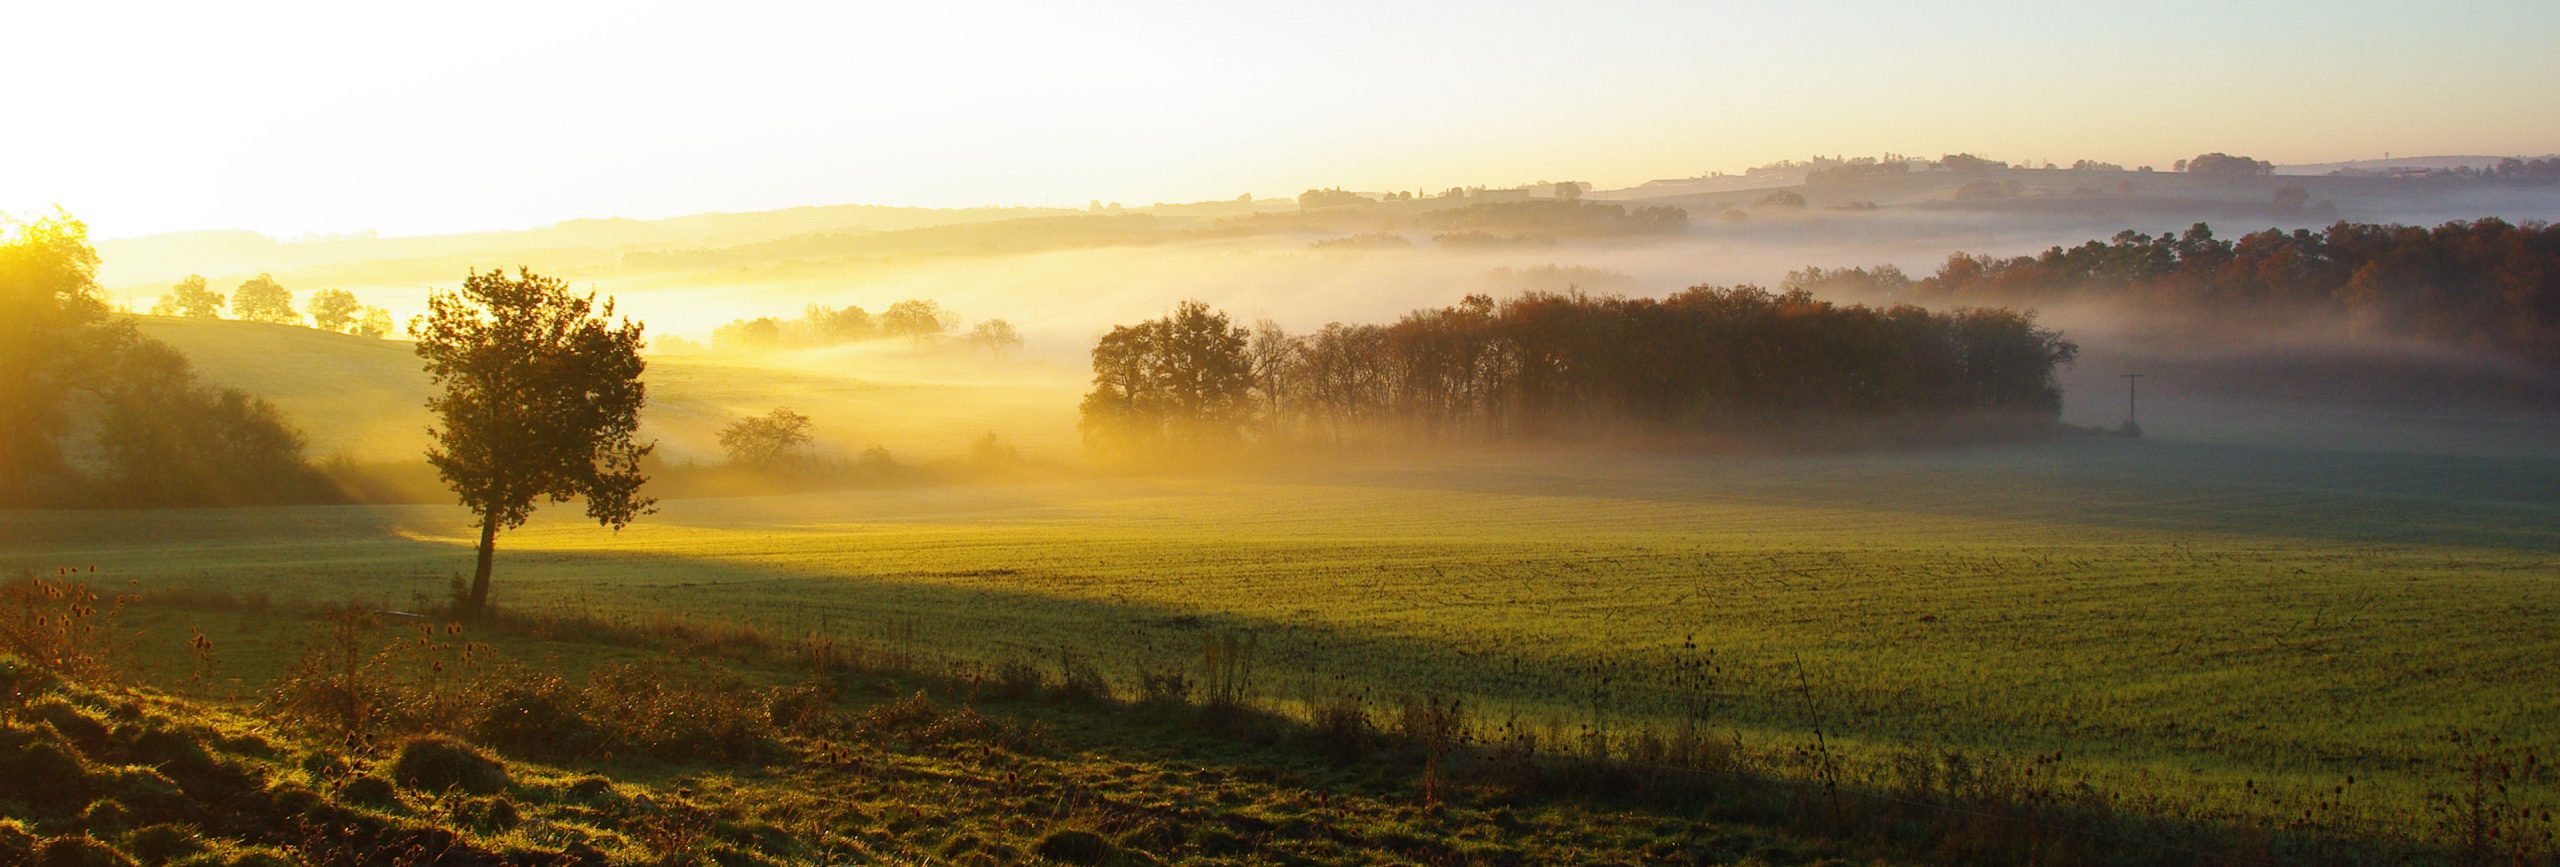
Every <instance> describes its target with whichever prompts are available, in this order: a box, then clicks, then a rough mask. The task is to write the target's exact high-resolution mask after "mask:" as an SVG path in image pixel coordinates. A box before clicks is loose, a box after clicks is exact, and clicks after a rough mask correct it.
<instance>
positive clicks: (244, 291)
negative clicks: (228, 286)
mask: <svg viewBox="0 0 2560 867" xmlns="http://www.w3.org/2000/svg"><path fill="white" fill-rule="evenodd" d="M231 315H232V316H235V317H238V318H239V319H241V320H243V321H247V322H272V323H275V324H277V325H299V324H301V323H302V314H299V313H295V312H293V293H292V292H289V291H286V289H285V288H284V286H283V284H280V283H277V282H276V279H275V278H273V277H269V276H267V275H265V274H260V275H258V276H255V277H251V278H249V279H248V280H247V281H246V282H243V283H241V284H240V288H239V289H238V290H237V291H234V292H232V293H231Z"/></svg>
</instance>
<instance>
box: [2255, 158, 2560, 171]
mask: <svg viewBox="0 0 2560 867" xmlns="http://www.w3.org/2000/svg"><path fill="white" fill-rule="evenodd" d="M2510 156H2512V157H2515V158H2517V159H2533V158H2535V157H2536V156H2550V155H2549V154H2539V155H2533V154H2499V155H2481V154H2460V155H2439V156H2423V157H2390V158H2388V159H2371V160H2347V161H2345V162H2335V163H2296V164H2293V165H2280V166H2277V167H2276V174H2279V175H2325V174H2330V173H2333V172H2342V171H2343V172H2373V173H2383V172H2388V171H2390V170H2392V169H2451V168H2460V167H2463V166H2470V167H2472V168H2479V167H2482V166H2493V165H2497V164H2498V161H2499V160H2503V159H2507V158H2508V157H2510Z"/></svg>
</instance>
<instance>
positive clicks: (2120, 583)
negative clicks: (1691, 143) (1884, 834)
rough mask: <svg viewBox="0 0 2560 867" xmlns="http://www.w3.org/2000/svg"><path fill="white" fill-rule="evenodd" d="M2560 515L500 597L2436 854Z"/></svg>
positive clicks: (310, 593)
mask: <svg viewBox="0 0 2560 867" xmlns="http://www.w3.org/2000/svg"><path fill="white" fill-rule="evenodd" d="M2555 492H2560V462H2555V461H2552V460H2548V459H2541V458H2533V457H2448V456H2427V455H2417V454H2397V453H2355V452H2341V451H2311V450H2287V449H2278V448H2265V447H2247V446H2235V445H2210V444H2196V443H2178V442H2173V441H2157V440H2154V441H2122V440H2088V441H2072V442H2057V443H2051V444H2042V445H2029V446H2013V447H2002V448H1982V449H1955V450H1942V451H1926V452H1904V453H1894V454H1865V455H1848V456H1795V457H1768V456H1698V455H1679V454H1662V453H1653V454H1641V455H1626V454H1619V455H1600V454H1578V455H1571V456H1552V455H1551V456H1524V455H1472V456H1449V457H1446V458H1442V459H1438V460H1432V461H1427V462H1422V461H1404V462H1397V463H1394V464H1389V463H1386V462H1380V463H1377V464H1374V465H1369V466H1358V467H1343V466H1336V467H1332V468H1327V469H1294V470H1283V469H1271V470H1269V471H1265V472H1256V473H1238V474H1231V475H1226V476H1220V477H1215V478H1184V479H1176V478H1150V477H1096V478H1085V479H1070V480H1061V481H1053V482H1045V483H1039V484H1025V485H1015V486H990V487H945V488H926V489H905V490H893V491H861V492H844V493H831V494H819V495H805V496H791V497H764V498H745V499H712V500H685V501H672V502H668V503H665V504H663V508H662V510H661V511H660V512H659V513H658V514H656V515H654V516H651V517H649V518H648V519H646V520H644V521H642V522H641V523H639V524H635V525H634V526H632V527H631V528H630V529H628V530H625V531H623V532H621V533H619V534H616V533H613V532H609V531H606V530H603V529H599V528H597V527H595V526H593V525H592V524H587V523H582V522H580V521H579V520H577V513H576V510H575V509H574V507H558V508H555V509H554V510H553V512H552V513H550V514H548V515H546V516H544V517H542V518H539V519H537V521H536V522H535V523H534V524H533V525H531V526H528V527H527V528H525V529H523V530H521V531H519V532H516V533H512V534H509V535H507V536H505V537H503V539H502V541H501V545H500V555H499V567H498V576H497V583H496V600H497V602H498V604H499V605H501V606H502V607H510V608H513V609H516V610H519V611H538V612H560V613H576V614H582V615H589V616H599V617H605V618H628V619H632V620H635V621H637V620H645V619H647V618H652V617H659V616H673V617H680V618H688V619H695V620H720V621H737V622H744V623H750V624H755V625H759V626H762V627H765V628H766V629H768V630H770V631H772V632H775V633H777V634H783V635H791V634H799V633H803V632H813V631H815V632H825V633H829V634H833V635H837V636H841V637H845V638H850V639H862V640H894V641H900V642H909V643H912V644H915V645H918V646H920V647H921V648H922V649H924V650H927V651H930V652H933V653H939V654H946V655H949V656H953V657H958V658H964V659H977V660H985V661H990V662H992V661H1000V660H1004V659H1009V658H1024V659H1031V660H1035V661H1040V662H1043V663H1044V664H1047V663H1050V662H1051V661H1054V660H1055V659H1057V658H1058V657H1059V655H1060V654H1061V653H1062V652H1064V653H1072V654H1075V655H1078V656H1081V657H1083V658H1086V659H1089V660H1092V661H1094V662H1095V663H1096V664H1098V665H1099V666H1100V667H1101V668H1102V669H1103V670H1104V671H1105V672H1106V673H1108V674H1110V675H1112V676H1113V677H1114V679H1117V680H1121V681H1124V682H1126V681H1133V680H1134V679H1135V676H1136V674H1137V672H1139V671H1141V670H1161V669H1167V668H1174V667H1179V666H1187V665H1191V664H1193V660H1194V659H1195V658H1196V656H1197V654H1198V647H1199V645H1200V641H1201V639H1202V636H1203V635H1204V634H1210V633H1215V632H1221V631H1239V630H1240V631H1246V632H1250V633H1252V634H1254V635H1255V636H1257V641H1258V650H1257V653H1256V654H1255V662H1256V665H1257V674H1256V683H1257V686H1258V691H1259V692H1260V693H1261V694H1262V696H1263V697H1264V699H1265V700H1266V701H1270V702H1273V703H1276V704H1280V705H1284V706H1286V705H1290V704H1292V703H1296V702H1302V701H1308V700H1315V699H1321V698H1323V697H1325V696H1329V695H1332V694H1334V693H1335V692H1336V691H1339V690H1351V691H1354V692H1360V693H1365V694H1367V695H1368V696H1370V698H1371V700H1372V701H1377V702H1380V703H1384V702H1386V701H1388V700H1390V699H1391V698H1392V697H1395V696H1399V695H1405V694H1439V695H1452V696H1459V697H1462V698H1464V699H1465V700H1467V702H1468V705H1469V707H1470V708H1471V711H1470V712H1471V714H1472V715H1473V716H1474V718H1475V719H1476V721H1477V722H1479V723H1480V724H1485V725H1488V726H1490V725H1497V724H1500V723H1502V722H1504V721H1506V720H1509V719H1512V718H1514V717H1515V716H1516V717H1517V718H1518V719H1520V720H1521V721H1522V722H1523V724H1525V725H1530V726H1534V727H1541V728H1542V729H1543V730H1545V731H1548V732H1550V733H1551V734H1553V735H1557V736H1563V737H1569V738H1579V736H1580V735H1581V734H1582V733H1584V732H1585V731H1586V728H1585V727H1595V728H1602V729H1605V730H1607V731H1609V732H1611V733H1613V736H1619V737H1623V736H1624V735H1625V734H1626V733H1627V732H1630V731H1633V730H1634V729H1635V728H1636V727H1638V726H1647V725H1650V726H1668V725H1672V724H1674V722H1675V721H1676V720H1679V719H1681V718H1682V716H1683V714H1684V712H1685V709H1687V708H1692V707H1702V708H1704V709H1705V718H1706V719H1707V721H1708V724H1709V725H1710V726H1712V727H1713V728H1714V729H1715V730H1716V731H1718V732H1730V733H1733V734H1735V735H1737V736H1739V737H1741V738H1743V740H1744V742H1745V743H1746V744H1749V745H1753V746H1754V747H1759V748H1774V747H1777V746H1781V745H1785V744H1792V743H1796V742H1798V741H1799V740H1800V739H1802V738H1805V737H1807V736H1809V734H1810V733H1811V732H1813V731H1815V730H1816V729H1819V730H1821V731H1822V732H1823V733H1824V735H1825V736H1826V737H1827V738H1828V739H1829V741H1830V742H1831V743H1833V744H1835V745H1840V744H1845V745H1846V749H1847V750H1848V751H1849V752H1850V754H1851V755H1853V756H1856V757H1859V758H1862V759H1866V760H1881V759H1883V758H1886V757H1888V756H1889V755H1890V754H1892V753H1894V752H1897V751H1931V752H1934V751H1944V750H1955V751H1963V752H1966V753H1969V754H1974V755H1985V756H2003V757H2023V756H2030V755H2034V754H2038V753H2045V752H2051V751H2055V750H2060V751H2062V752H2063V754H2064V756H2065V763H2064V766H2065V768H2066V769H2067V772H2068V773H2070V774H2072V775H2075V777H2076V778H2079V779H2086V780H2088V781H2090V782H2092V783H2093V784H2095V785H2098V786H2100V787H2101V788H2102V789H2105V790H2108V791H2111V792H2117V793H2120V794H2123V795H2125V796H2127V797H2133V798H2162V799H2167V800H2168V801H2171V802H2173V803H2175V804H2179V805H2184V806H2185V807H2192V808H2196V809H2203V810H2238V811H2244V812H2245V811H2260V812H2265V811H2282V810H2288V809H2291V808H2290V807H2286V806H2284V805H2283V803H2280V802H2278V803H2273V805H2272V806H2271V805H2270V802H2268V801H2267V799H2268V798H2270V797H2272V796H2270V795H2268V794H2267V793H2268V792H2275V793H2278V795H2282V794H2283V793H2298V792H2307V791H2311V790H2314V789H2325V788H2328V787H2330V786H2333V785H2336V784H2339V783H2341V782H2343V781H2344V780H2345V779H2347V778H2348V777H2350V776H2352V777H2353V778H2355V779H2356V780H2357V781H2358V783H2357V786H2356V788H2354V789H2353V790H2352V791H2354V792H2355V793H2356V795H2355V796H2354V797H2355V799H2356V800H2355V803H2354V804H2352V805H2351V806H2350V808H2349V809H2352V810H2355V811H2359V812H2361V813H2364V814H2369V815H2370V816H2372V817H2373V818H2375V819H2376V820H2379V821H2385V822H2389V823H2392V824H2397V825H2404V826H2412V827H2414V826H2415V823H2422V822H2423V821H2425V820H2424V818H2423V813H2424V812H2425V811H2426V809H2427V807H2426V802H2425V795H2426V793H2428V792H2431V791H2437V790H2441V789H2445V788H2447V787H2448V786H2449V785H2450V784H2449V782H2448V781H2449V776H2448V771H2447V765H2448V763H2449V762H2451V761H2452V760H2453V759H2454V758H2456V757H2455V756H2454V755H2452V754H2451V750H2450V748H2449V747H2448V746H2447V745H2446V737H2445V733H2446V732H2447V731H2448V730H2452V729H2463V730H2472V731H2481V732H2489V733H2496V734H2500V735H2502V736H2504V737H2506V738H2508V739H2509V740H2512V741H2521V742H2527V743H2538V744H2545V745H2548V744H2552V743H2553V742H2554V741H2555V739H2560V691H2555V689H2554V684H2560V496H2555ZM472 529H473V527H472V526H471V521H470V520H469V517H468V515H466V514H465V513H464V512H462V511H461V510H459V509H456V508H441V507H360V506H348V507H311V508H288V509H263V510H181V511H151V512H0V559H5V560H6V561H7V562H5V563H0V565H6V566H25V567H30V568H45V567H52V566H59V565H71V566H78V567H84V568H85V567H87V566H89V565H91V564H95V565H97V566H98V568H99V573H98V574H99V576H100V577H101V579H102V580H101V581H100V583H101V584H112V585H115V586H125V585H126V584H127V583H129V584H130V585H131V586H134V587H136V588H138V589H140V590H142V591H144V592H145V593H148V592H149V591H151V590H152V589H155V588H169V587H180V588H191V589H198V590H212V591H218V592H222V593H228V594H235V595H256V594H263V595H265V596H268V597H271V598H273V599H276V600H279V601H292V600H338V599H347V598H358V599H364V600H368V601H370V602H373V603H375V604H379V605H383V606H387V607H405V606H408V605H410V604H413V601H414V600H419V599H430V600H431V599H434V598H436V597H438V596H441V595H442V594H443V593H444V592H445V590H446V588H447V586H448V585H449V583H450V582H451V581H452V580H453V579H454V577H455V576H457V575H459V574H463V573H467V571H468V570H469V568H470V565H471V564H470V561H471V554H470V550H469V547H468V546H469V544H470V542H471V540H472V539H471V536H472V532H471V531H472ZM174 631H176V632H178V633H180V635H179V636H178V637H166V638H165V640H166V641H168V642H169V643H170V644H171V646H172V648H175V647H176V645H177V642H179V641H181V640H182V638H183V630H174ZM146 640H159V639H146ZM1691 642H1694V644H1695V648H1696V649H1695V650H1694V651H1693V650H1690V649H1688V648H1689V644H1690V643H1691ZM1702 662H1704V663H1709V664H1711V668H1710V670H1711V671H1712V672H1713V675H1712V677H1711V678H1709V679H1708V681H1707V682H1706V685H1704V686H1682V685H1675V683H1674V682H1675V681H1676V680H1677V677H1676V674H1675V673H1676V672H1678V671H1681V670H1684V669H1688V668H1692V667H1695V666H1697V665H1699V664H1700V663H1702ZM2540 785H2541V787H2542V791H2543V792H2544V793H2545V794H2546V795H2547V794H2549V793H2550V792H2551V791H2552V788H2551V787H2550V785H2549V781H2541V782H2540Z"/></svg>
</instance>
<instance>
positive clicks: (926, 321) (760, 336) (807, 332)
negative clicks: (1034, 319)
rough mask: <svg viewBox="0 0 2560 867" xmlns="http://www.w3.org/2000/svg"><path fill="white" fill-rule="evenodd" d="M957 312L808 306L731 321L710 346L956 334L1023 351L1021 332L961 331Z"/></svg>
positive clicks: (994, 328) (919, 341)
mask: <svg viewBox="0 0 2560 867" xmlns="http://www.w3.org/2000/svg"><path fill="white" fill-rule="evenodd" d="M961 321H962V320H961V318H960V316H959V314H956V313H953V312H951V311H950V310H947V309H944V308H943V306H942V305H941V304H938V303H935V302H933V301H927V300H923V299H916V298H910V299H907V300H905V301H900V302H898V303H896V304H891V305H889V307H888V309H886V310H882V311H880V312H879V313H878V314H877V315H874V314H873V313H871V312H870V311H867V310H864V309H862V308H861V307H860V306H856V305H847V306H845V307H842V308H838V307H834V306H831V305H823V304H811V305H809V306H808V307H806V308H804V309H803V310H802V311H801V314H800V316H799V317H797V318H788V319H786V318H779V317H773V316H759V317H756V318H754V319H737V320H732V321H730V322H729V323H728V324H726V325H722V326H720V327H718V328H715V329H713V330H712V332H711V344H712V346H713V347H715V348H718V349H721V350H723V351H739V350H749V351H752V350H766V349H795V348H811V347H824V346H841V345H843V344H847V343H858V342H861V341H866V340H886V339H905V340H908V341H910V342H912V343H914V344H915V345H917V346H923V345H925V344H927V343H931V342H935V341H938V340H941V339H944V338H947V337H951V336H953V335H954V334H957V335H958V337H959V339H960V341H961V342H962V343H964V344H966V345H968V346H969V347H971V348H975V349H983V350H986V351H987V352H989V353H992V354H996V355H1002V354H1004V353H1007V352H1011V351H1013V350H1015V349H1019V348H1021V347H1022V333H1021V332H1020V331H1018V330H1016V329H1015V328H1014V327H1013V323H1010V322H1006V321H1004V320H1002V319H988V320H985V321H982V322H979V323H978V324H977V325H975V326H973V327H971V328H970V329H969V330H967V331H965V332H963V331H960V330H959V328H960V323H961Z"/></svg>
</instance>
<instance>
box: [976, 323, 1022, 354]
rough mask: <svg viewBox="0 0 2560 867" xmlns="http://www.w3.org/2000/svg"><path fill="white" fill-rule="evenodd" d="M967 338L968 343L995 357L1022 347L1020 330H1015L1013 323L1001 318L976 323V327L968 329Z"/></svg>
mask: <svg viewBox="0 0 2560 867" xmlns="http://www.w3.org/2000/svg"><path fill="white" fill-rule="evenodd" d="M968 340H969V345H971V346H975V347H977V348H979V349H984V350H986V351H987V354H988V355H990V356H993V357H996V358H1003V357H1004V356H1005V354H1006V353H1009V352H1012V351H1014V350H1016V349H1021V348H1022V332H1020V331H1017V330H1015V329H1014V327H1013V323H1011V322H1006V321H1004V320H1002V319H989V320H987V321H985V322H980V323H978V327H976V328H972V329H969V337H968Z"/></svg>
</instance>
